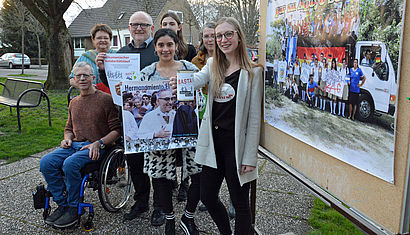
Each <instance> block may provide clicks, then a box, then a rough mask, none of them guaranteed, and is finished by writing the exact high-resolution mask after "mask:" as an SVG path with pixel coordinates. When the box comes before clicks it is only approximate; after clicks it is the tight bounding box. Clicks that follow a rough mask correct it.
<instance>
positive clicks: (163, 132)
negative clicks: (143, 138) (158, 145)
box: [154, 127, 171, 138]
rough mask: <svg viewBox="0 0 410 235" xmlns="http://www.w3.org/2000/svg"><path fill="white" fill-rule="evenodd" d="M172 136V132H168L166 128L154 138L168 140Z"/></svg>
mask: <svg viewBox="0 0 410 235" xmlns="http://www.w3.org/2000/svg"><path fill="white" fill-rule="evenodd" d="M170 136H171V132H170V131H166V130H165V127H163V128H161V130H159V131H158V132H157V133H154V138H168V137H170Z"/></svg>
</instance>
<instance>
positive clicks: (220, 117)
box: [170, 17, 263, 235]
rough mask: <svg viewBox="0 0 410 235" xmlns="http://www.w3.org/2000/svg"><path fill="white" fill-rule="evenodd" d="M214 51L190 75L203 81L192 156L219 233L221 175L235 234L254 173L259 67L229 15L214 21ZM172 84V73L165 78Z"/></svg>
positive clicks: (244, 219) (245, 216) (244, 218)
mask: <svg viewBox="0 0 410 235" xmlns="http://www.w3.org/2000/svg"><path fill="white" fill-rule="evenodd" d="M215 35H216V41H217V45H218V46H217V47H216V48H215V52H214V56H213V57H212V58H210V59H208V63H207V64H206V65H205V67H204V68H203V69H202V70H201V71H200V72H198V73H196V74H195V75H194V86H195V88H199V87H203V86H205V85H208V101H207V107H206V110H205V114H204V116H203V119H202V123H201V127H200V131H199V137H198V144H197V147H196V155H195V161H196V162H197V163H199V164H202V166H203V167H202V173H201V181H200V185H201V200H202V202H203V203H204V204H205V206H206V207H207V208H208V211H209V213H210V215H211V217H212V219H213V220H214V222H215V223H216V225H217V227H218V229H219V231H220V233H221V234H232V231H231V227H230V224H229V218H228V213H227V211H226V208H225V206H224V205H223V204H222V202H221V201H220V200H219V199H218V194H219V190H220V188H221V185H222V181H223V180H224V179H225V180H226V183H227V186H228V189H229V194H230V197H231V200H232V202H233V205H234V207H235V211H236V217H235V234H246V235H248V234H249V233H250V231H251V212H250V207H249V187H250V182H251V181H253V180H255V179H256V178H257V176H258V172H257V169H256V167H257V151H258V144H259V135H260V126H261V115H262V96H263V68H262V67H261V66H257V65H255V64H253V63H252V62H251V60H250V58H249V56H248V54H247V51H246V45H245V37H244V34H243V31H242V29H241V27H240V25H239V23H238V21H237V20H235V19H234V18H232V17H227V18H225V17H224V18H222V19H220V20H219V21H218V22H217V24H216V27H215ZM170 83H171V86H172V87H173V88H174V89H176V78H175V77H173V78H171V82H170Z"/></svg>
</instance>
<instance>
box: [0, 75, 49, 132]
mask: <svg viewBox="0 0 410 235" xmlns="http://www.w3.org/2000/svg"><path fill="white" fill-rule="evenodd" d="M0 85H2V86H3V92H2V94H1V95H0V104H3V105H7V106H9V107H10V114H12V113H13V112H12V108H17V121H18V127H19V133H21V122H20V108H33V107H37V106H39V105H40V102H41V98H42V97H45V98H46V99H47V105H48V125H49V126H51V117H50V100H49V98H48V96H47V94H46V93H45V92H44V85H43V83H41V82H34V81H27V80H22V79H15V78H7V79H6V81H5V82H4V84H3V83H1V82H0Z"/></svg>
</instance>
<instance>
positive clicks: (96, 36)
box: [69, 24, 114, 94]
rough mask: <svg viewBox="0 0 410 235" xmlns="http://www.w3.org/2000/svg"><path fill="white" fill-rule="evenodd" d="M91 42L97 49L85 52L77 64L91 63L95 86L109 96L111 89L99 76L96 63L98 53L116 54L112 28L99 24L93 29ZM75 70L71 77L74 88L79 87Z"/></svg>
mask: <svg viewBox="0 0 410 235" xmlns="http://www.w3.org/2000/svg"><path fill="white" fill-rule="evenodd" d="M90 34H91V41H92V43H93V45H94V47H95V50H94V49H93V50H89V51H86V52H84V53H83V54H82V55H81V56H80V57H79V58H78V59H77V61H76V62H75V63H78V62H87V63H89V64H90V65H91V66H92V67H93V70H94V76H95V80H94V84H96V86H97V87H98V89H99V90H101V91H104V92H106V93H108V94H111V93H110V89H109V88H108V87H107V86H106V85H104V84H103V83H102V81H101V79H100V78H99V76H98V68H97V65H96V63H95V59H96V57H97V55H98V53H114V51H113V50H112V49H111V40H112V30H111V28H110V27H109V26H108V25H106V24H97V25H95V26H94V27H93V28H92V29H91V32H90ZM73 77H74V69H73V70H72V71H71V74H70V76H69V78H70V85H71V86H74V87H78V84H77V83H76V82H75V80H74V79H72V78H73Z"/></svg>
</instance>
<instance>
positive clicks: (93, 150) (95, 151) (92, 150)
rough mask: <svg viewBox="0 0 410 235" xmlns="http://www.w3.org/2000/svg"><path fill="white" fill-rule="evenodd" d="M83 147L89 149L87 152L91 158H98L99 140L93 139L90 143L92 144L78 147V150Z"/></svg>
mask: <svg viewBox="0 0 410 235" xmlns="http://www.w3.org/2000/svg"><path fill="white" fill-rule="evenodd" d="M84 149H89V150H90V153H89V155H88V156H89V157H90V158H91V159H92V160H98V158H100V142H98V141H95V142H94V143H92V144H89V145H86V146H84V147H82V148H81V149H80V151H81V150H84Z"/></svg>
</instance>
